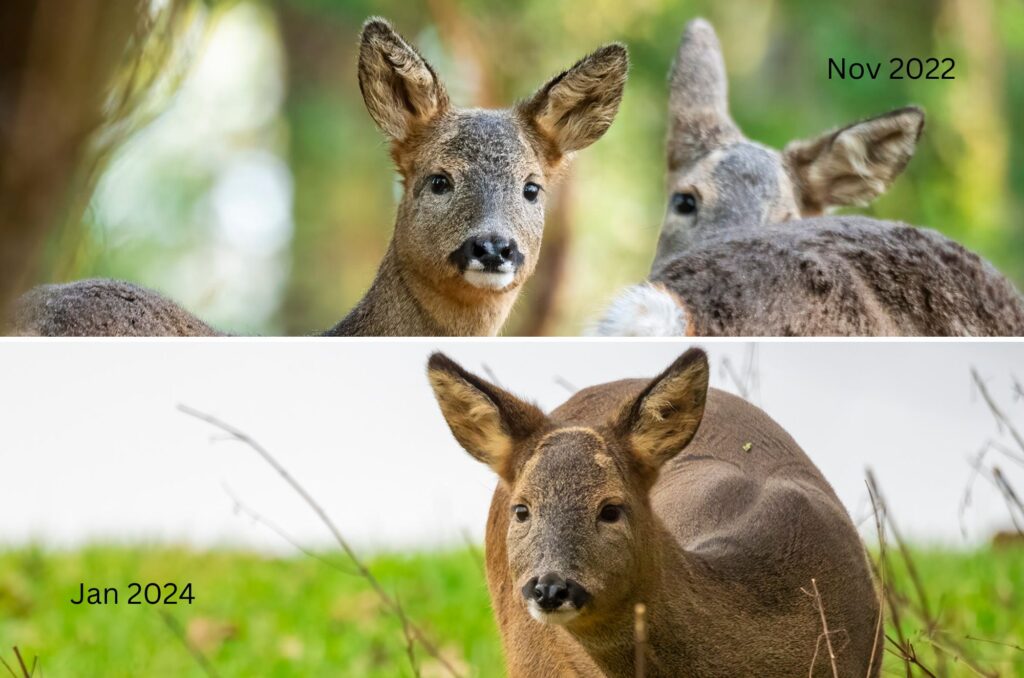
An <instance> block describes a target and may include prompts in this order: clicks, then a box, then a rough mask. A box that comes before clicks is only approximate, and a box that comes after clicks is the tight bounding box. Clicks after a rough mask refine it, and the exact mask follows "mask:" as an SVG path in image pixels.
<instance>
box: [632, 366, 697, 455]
mask: <svg viewBox="0 0 1024 678" xmlns="http://www.w3.org/2000/svg"><path fill="white" fill-rule="evenodd" d="M708 379H709V369H708V357H707V354H705V353H704V351H702V350H701V349H699V348H691V349H689V350H688V351H686V353H684V354H683V355H681V356H679V357H678V358H677V359H676V361H675V362H674V363H672V364H671V365H670V366H669V367H668V369H666V370H665V371H664V372H662V373H661V374H660V375H658V376H657V377H655V378H654V379H653V380H651V383H650V384H648V385H647V388H645V389H644V390H643V391H642V392H641V393H640V395H639V396H637V397H636V399H635V400H634V401H633V403H632V404H631V405H630V406H629V407H628V408H627V409H626V411H625V413H624V416H623V420H622V424H621V425H622V428H623V429H624V432H625V434H626V436H627V438H628V440H629V444H630V448H631V450H632V454H633V457H634V458H635V459H636V460H637V461H638V462H639V463H640V466H641V467H643V468H646V469H648V470H650V471H653V472H656V471H657V470H658V469H660V468H661V466H662V464H664V463H665V462H666V461H668V460H669V459H671V458H672V457H674V456H676V455H677V454H679V452H680V451H682V449H683V448H684V447H686V446H687V445H688V444H689V442H690V441H691V440H692V439H693V436H694V434H695V433H696V432H697V427H698V426H700V422H701V420H702V419H703V417H704V403H705V401H706V400H707V394H708Z"/></svg>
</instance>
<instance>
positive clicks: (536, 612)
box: [526, 600, 580, 626]
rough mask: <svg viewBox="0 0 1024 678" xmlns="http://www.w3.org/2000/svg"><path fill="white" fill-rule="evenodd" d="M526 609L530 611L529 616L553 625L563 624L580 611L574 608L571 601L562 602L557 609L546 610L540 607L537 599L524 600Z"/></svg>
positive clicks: (578, 614) (542, 622)
mask: <svg viewBox="0 0 1024 678" xmlns="http://www.w3.org/2000/svg"><path fill="white" fill-rule="evenodd" d="M526 609H527V610H528V611H529V612H530V616H531V617H533V618H534V619H536V620H537V621H539V622H540V623H541V624H552V625H554V626H564V625H565V624H568V623H569V622H570V621H572V620H573V619H575V618H576V617H578V616H580V611H579V610H577V609H575V608H574V607H573V606H572V603H570V602H568V601H566V602H564V603H562V606H561V607H560V608H558V609H557V610H552V611H550V612H547V611H545V610H542V609H541V607H540V605H538V604H537V601H535V600H528V601H526Z"/></svg>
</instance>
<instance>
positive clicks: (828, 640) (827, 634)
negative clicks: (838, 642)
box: [800, 577, 839, 678]
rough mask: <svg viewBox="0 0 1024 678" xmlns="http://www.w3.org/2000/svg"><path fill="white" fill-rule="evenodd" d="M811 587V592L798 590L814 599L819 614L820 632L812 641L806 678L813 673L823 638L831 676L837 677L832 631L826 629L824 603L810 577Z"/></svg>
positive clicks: (837, 670) (816, 585)
mask: <svg viewBox="0 0 1024 678" xmlns="http://www.w3.org/2000/svg"><path fill="white" fill-rule="evenodd" d="M811 588H812V589H813V591H814V592H813V593H812V592H811V591H808V590H807V589H805V588H801V589H800V590H801V591H803V592H804V594H805V595H807V596H809V597H810V598H811V599H813V600H814V604H815V606H817V608H818V614H819V615H821V634H820V635H819V636H818V640H817V642H815V643H814V656H813V657H811V668H810V670H809V671H808V672H807V676H808V678H810V676H813V675H814V664H815V662H817V661H818V648H819V647H820V646H821V639H822V638H824V639H825V646H826V648H827V649H828V660H829V662H830V663H831V665H832V677H833V678H839V667H838V666H837V665H836V652H835V649H834V648H833V647H832V633H833V632H832V631H829V630H828V619H826V618H825V605H824V603H822V601H821V594H820V593H818V580H817V579H815V578H814V577H811Z"/></svg>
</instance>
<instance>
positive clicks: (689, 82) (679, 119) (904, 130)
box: [655, 19, 924, 268]
mask: <svg viewBox="0 0 1024 678" xmlns="http://www.w3.org/2000/svg"><path fill="white" fill-rule="evenodd" d="M669 90H670V92H669V105H668V113H669V121H668V140H667V144H666V145H667V151H668V194H669V200H668V207H667V211H666V215H665V219H664V222H663V224H662V229H661V236H660V238H659V241H658V249H657V253H656V255H655V268H657V267H658V264H659V262H663V261H665V260H667V259H669V258H671V256H672V254H673V253H676V252H679V251H680V250H681V249H682V248H684V247H686V245H687V244H689V243H690V242H692V241H693V240H694V239H698V238H701V237H706V236H708V235H713V234H716V233H720V232H722V231H724V230H727V229H736V228H749V227H757V226H760V225H763V224H769V223H777V222H781V221H789V220H793V219H800V218H802V217H808V216H815V215H819V214H821V213H822V212H824V211H826V210H828V209H829V208H833V207H838V206H841V205H865V204H867V203H868V202H870V201H871V200H873V199H874V198H876V197H878V196H879V195H881V194H882V193H883V192H885V190H886V189H887V188H888V187H889V185H890V184H891V183H892V181H893V180H894V179H895V178H896V177H897V176H899V174H900V173H901V172H902V171H903V169H904V167H906V165H907V163H908V162H909V161H910V158H911V156H912V155H913V153H914V149H915V147H916V144H917V140H918V138H919V137H920V135H921V130H922V128H923V127H924V112H923V111H922V110H921V109H919V108H916V107H907V108H901V109H897V110H894V111H891V112H889V113H886V114H884V115H881V116H878V117H875V118H871V119H868V120H863V121H861V122H856V123H853V124H850V125H847V126H845V127H841V128H838V129H834V130H831V131H829V132H825V133H824V134H821V135H819V136H817V137H814V138H811V139H807V140H800V141H793V142H791V143H789V144H788V145H787V146H786V147H785V148H784V149H783V150H782V151H781V152H779V151H776V150H775V149H772V148H769V147H767V146H764V145H761V144H759V143H757V142H754V141H751V140H749V139H747V138H746V137H745V136H744V135H743V133H742V132H741V131H740V130H739V128H738V127H737V126H736V123H735V122H733V120H732V118H731V117H730V115H729V103H728V96H727V83H726V75H725V62H724V60H723V58H722V51H721V47H720V46H719V43H718V38H717V37H716V35H715V31H714V29H713V28H712V27H711V24H709V23H708V22H707V21H704V20H703V19H695V20H693V21H691V22H690V23H689V24H687V27H686V30H685V32H684V33H683V38H682V41H681V43H680V45H679V50H678V53H677V54H676V58H675V61H674V63H673V64H672V67H671V71H670V74H669Z"/></svg>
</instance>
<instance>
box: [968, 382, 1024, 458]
mask: <svg viewBox="0 0 1024 678" xmlns="http://www.w3.org/2000/svg"><path fill="white" fill-rule="evenodd" d="M971 377H972V378H973V379H974V383H975V385H976V386H977V387H978V392H979V393H981V397H982V398H984V399H985V404H986V405H988V409H989V411H990V412H992V416H993V417H995V420H996V423H997V424H998V425H999V428H1000V430H1006V431H1007V432H1009V434H1010V436H1011V437H1012V438H1013V440H1014V442H1015V443H1017V447H1019V448H1020V449H1021V451H1022V452H1024V436H1022V435H1021V433H1020V431H1018V430H1017V427H1016V426H1014V425H1013V422H1012V421H1010V418H1009V417H1007V416H1006V413H1005V412H1003V410H1002V409H1001V408H1000V407H999V405H998V404H997V403H996V401H995V399H994V398H993V397H992V394H991V393H989V392H988V387H987V386H986V385H985V382H984V381H983V380H982V378H981V375H980V374H978V370H977V369H975V368H973V367H972V368H971ZM1018 386H1019V384H1018Z"/></svg>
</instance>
